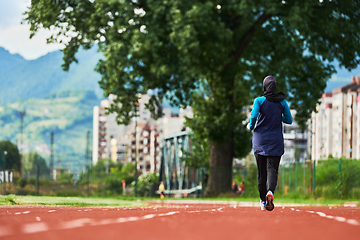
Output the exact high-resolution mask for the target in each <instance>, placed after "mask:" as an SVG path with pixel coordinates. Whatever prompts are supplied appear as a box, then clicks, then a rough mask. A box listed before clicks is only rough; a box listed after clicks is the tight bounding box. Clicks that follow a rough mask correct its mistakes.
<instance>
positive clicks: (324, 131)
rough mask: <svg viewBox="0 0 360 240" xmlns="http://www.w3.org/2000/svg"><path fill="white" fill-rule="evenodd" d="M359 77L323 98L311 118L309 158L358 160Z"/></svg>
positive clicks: (359, 143)
mask: <svg viewBox="0 0 360 240" xmlns="http://www.w3.org/2000/svg"><path fill="white" fill-rule="evenodd" d="M359 93H360V77H356V78H355V77H352V81H351V83H350V84H347V85H345V86H342V87H339V88H336V89H334V90H333V91H332V93H325V94H323V96H322V98H321V100H320V105H319V106H318V107H317V113H313V114H312V119H311V125H312V130H311V132H312V134H311V136H312V145H311V148H312V149H311V153H312V154H311V157H312V159H314V160H318V159H321V158H327V157H328V156H329V155H332V156H333V157H337V158H340V157H346V158H356V159H359V158H360V142H359V138H360V131H359V130H360V121H359V116H360V106H359V105H360V104H359V102H360V97H359Z"/></svg>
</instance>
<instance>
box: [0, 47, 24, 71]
mask: <svg viewBox="0 0 360 240" xmlns="http://www.w3.org/2000/svg"><path fill="white" fill-rule="evenodd" d="M25 62H26V60H25V59H24V58H23V57H21V56H20V55H19V54H10V53H9V51H7V50H6V49H4V48H2V47H0V72H2V71H4V70H11V69H12V68H14V67H16V66H19V65H21V64H23V63H25Z"/></svg>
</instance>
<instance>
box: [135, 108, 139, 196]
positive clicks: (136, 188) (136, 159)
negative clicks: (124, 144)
mask: <svg viewBox="0 0 360 240" xmlns="http://www.w3.org/2000/svg"><path fill="white" fill-rule="evenodd" d="M137 107H138V106H135V174H134V181H135V187H134V196H135V197H136V194H137V144H136V142H137V141H136V140H137V139H136V128H137Z"/></svg>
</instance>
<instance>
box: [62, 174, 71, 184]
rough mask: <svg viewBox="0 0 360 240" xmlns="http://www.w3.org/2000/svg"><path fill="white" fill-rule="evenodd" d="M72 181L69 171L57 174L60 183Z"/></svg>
mask: <svg viewBox="0 0 360 240" xmlns="http://www.w3.org/2000/svg"><path fill="white" fill-rule="evenodd" d="M72 182H73V176H72V174H70V173H61V174H60V176H59V183H60V184H71V183H72Z"/></svg>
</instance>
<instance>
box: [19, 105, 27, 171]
mask: <svg viewBox="0 0 360 240" xmlns="http://www.w3.org/2000/svg"><path fill="white" fill-rule="evenodd" d="M19 114H20V118H21V128H20V129H21V133H20V175H22V165H23V164H22V160H23V156H22V155H23V149H22V144H23V126H24V116H25V114H26V111H25V110H23V111H19Z"/></svg>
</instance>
